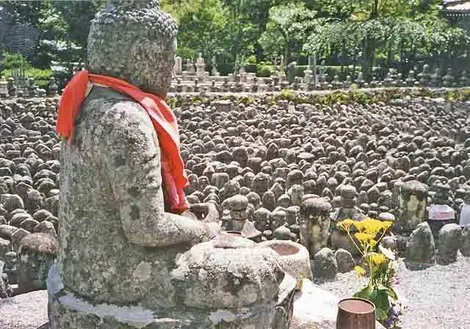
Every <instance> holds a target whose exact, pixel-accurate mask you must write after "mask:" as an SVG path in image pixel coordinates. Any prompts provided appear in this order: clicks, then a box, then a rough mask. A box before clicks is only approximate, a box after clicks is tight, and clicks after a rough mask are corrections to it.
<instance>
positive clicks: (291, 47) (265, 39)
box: [259, 3, 319, 62]
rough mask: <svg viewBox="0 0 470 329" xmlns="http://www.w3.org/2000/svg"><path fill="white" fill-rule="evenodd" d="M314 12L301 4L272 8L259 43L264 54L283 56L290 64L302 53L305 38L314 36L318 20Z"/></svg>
mask: <svg viewBox="0 0 470 329" xmlns="http://www.w3.org/2000/svg"><path fill="white" fill-rule="evenodd" d="M315 16H316V12H315V11H314V10H310V9H308V8H306V7H305V5H304V4H303V3H290V4H287V5H280V6H276V7H272V8H271V10H270V12H269V22H268V24H267V26H266V31H265V32H264V33H263V34H262V35H261V38H260V39H259V42H260V44H261V46H262V47H263V49H264V51H265V53H266V54H270V55H271V56H280V55H282V56H284V58H285V59H286V60H287V61H288V62H290V61H291V60H293V59H295V58H296V57H297V56H298V55H299V54H300V53H301V51H302V47H303V45H304V43H305V42H306V39H307V36H308V35H310V34H315V32H316V31H315V30H316V28H317V29H318V26H319V24H318V22H319V20H315Z"/></svg>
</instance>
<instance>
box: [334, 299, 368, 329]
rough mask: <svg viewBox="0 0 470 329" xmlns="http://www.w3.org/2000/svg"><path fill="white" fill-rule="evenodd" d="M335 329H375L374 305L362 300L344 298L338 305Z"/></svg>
mask: <svg viewBox="0 0 470 329" xmlns="http://www.w3.org/2000/svg"><path fill="white" fill-rule="evenodd" d="M336 329H375V305H374V304H373V303H372V302H370V301H368V300H366V299H362V298H346V299H343V300H341V301H340V302H339V303H338V315H337V317H336Z"/></svg>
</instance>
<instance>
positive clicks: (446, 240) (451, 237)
mask: <svg viewBox="0 0 470 329" xmlns="http://www.w3.org/2000/svg"><path fill="white" fill-rule="evenodd" d="M461 245H462V231H461V228H460V226H459V225H457V224H447V225H444V227H443V228H441V229H440V231H439V237H438V251H437V262H438V263H439V264H442V265H448V264H450V263H454V262H455V261H457V252H458V251H459V248H460V246H461Z"/></svg>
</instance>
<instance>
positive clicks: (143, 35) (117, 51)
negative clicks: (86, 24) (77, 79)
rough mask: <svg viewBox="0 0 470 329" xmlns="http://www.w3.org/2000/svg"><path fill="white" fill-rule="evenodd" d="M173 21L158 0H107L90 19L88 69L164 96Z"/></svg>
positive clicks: (169, 72) (174, 28)
mask: <svg viewBox="0 0 470 329" xmlns="http://www.w3.org/2000/svg"><path fill="white" fill-rule="evenodd" d="M177 32H178V29H177V26H176V23H175V21H174V20H173V19H172V18H171V16H169V15H168V14H166V13H164V12H162V11H161V10H160V1H158V0H110V1H109V4H108V6H107V7H106V8H105V9H104V10H103V11H101V12H99V13H98V14H97V15H96V17H95V19H94V20H93V21H92V24H91V28H90V34H89V36H88V70H89V71H90V72H91V73H95V74H103V75H108V76H111V77H115V78H118V79H122V80H125V81H127V82H129V83H131V84H133V85H135V86H137V87H139V88H141V89H142V90H144V91H146V92H150V93H153V94H155V95H158V96H160V97H166V94H167V93H168V91H169V90H170V86H171V79H172V72H173V66H174V58H175V52H176V35H177Z"/></svg>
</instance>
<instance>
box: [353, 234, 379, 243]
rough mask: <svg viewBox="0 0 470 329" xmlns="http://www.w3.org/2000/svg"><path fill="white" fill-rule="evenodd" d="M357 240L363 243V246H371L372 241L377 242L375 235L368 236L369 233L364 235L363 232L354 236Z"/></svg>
mask: <svg viewBox="0 0 470 329" xmlns="http://www.w3.org/2000/svg"><path fill="white" fill-rule="evenodd" d="M354 236H355V237H356V239H357V240H358V241H359V242H360V243H361V244H364V245H366V244H370V243H371V242H372V241H374V242H375V234H368V233H363V232H358V233H356V234H354Z"/></svg>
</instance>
